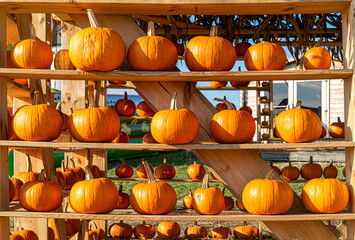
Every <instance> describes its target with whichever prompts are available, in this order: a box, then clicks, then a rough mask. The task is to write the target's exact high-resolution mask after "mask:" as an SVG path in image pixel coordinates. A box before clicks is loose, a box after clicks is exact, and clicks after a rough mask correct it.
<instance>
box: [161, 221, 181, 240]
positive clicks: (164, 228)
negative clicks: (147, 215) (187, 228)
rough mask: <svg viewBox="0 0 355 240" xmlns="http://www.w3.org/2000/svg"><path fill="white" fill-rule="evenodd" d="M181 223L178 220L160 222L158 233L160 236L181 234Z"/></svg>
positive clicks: (167, 236)
mask: <svg viewBox="0 0 355 240" xmlns="http://www.w3.org/2000/svg"><path fill="white" fill-rule="evenodd" d="M180 231H181V229H180V225H179V224H178V223H176V222H160V223H159V224H158V227H157V233H158V236H159V237H160V238H174V237H178V236H180Z"/></svg>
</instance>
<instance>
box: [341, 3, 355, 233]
mask: <svg viewBox="0 0 355 240" xmlns="http://www.w3.org/2000/svg"><path fill="white" fill-rule="evenodd" d="M354 8H355V3H354V1H352V2H351V4H350V5H349V7H348V9H347V10H345V11H344V12H343V16H342V17H343V18H342V19H343V49H344V67H345V69H354V68H355V59H354V57H355V52H354V51H355V39H354V38H355V35H354V34H355V16H354V14H355V10H354ZM344 107H345V109H344V119H345V140H346V141H355V76H354V75H353V76H352V77H349V78H347V79H344ZM345 164H346V185H347V186H348V189H349V191H350V201H349V205H348V207H347V211H348V212H352V213H354V212H355V196H354V188H355V175H354V171H352V170H353V169H354V167H355V151H354V148H346V149H345ZM347 228H348V229H347V239H348V240H354V239H355V220H351V221H350V220H349V221H348V222H347Z"/></svg>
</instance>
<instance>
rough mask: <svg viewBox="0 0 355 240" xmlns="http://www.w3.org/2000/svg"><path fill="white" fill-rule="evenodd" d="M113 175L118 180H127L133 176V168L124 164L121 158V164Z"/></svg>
mask: <svg viewBox="0 0 355 240" xmlns="http://www.w3.org/2000/svg"><path fill="white" fill-rule="evenodd" d="M115 174H116V176H117V177H120V178H129V177H132V175H133V168H132V166H131V165H128V164H126V162H125V160H124V159H123V158H122V164H121V165H118V166H117V167H116V169H115Z"/></svg>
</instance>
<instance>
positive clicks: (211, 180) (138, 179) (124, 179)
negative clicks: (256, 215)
mask: <svg viewBox="0 0 355 240" xmlns="http://www.w3.org/2000/svg"><path fill="white" fill-rule="evenodd" d="M108 179H110V180H111V181H121V182H146V181H148V179H146V178H118V177H109V178H108ZM156 181H157V182H202V179H200V180H193V179H179V178H173V179H156ZM209 181H210V182H219V181H218V180H216V179H210V180H209Z"/></svg>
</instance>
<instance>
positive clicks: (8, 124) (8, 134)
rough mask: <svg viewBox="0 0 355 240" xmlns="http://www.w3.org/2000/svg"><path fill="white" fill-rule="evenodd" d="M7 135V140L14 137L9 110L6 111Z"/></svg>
mask: <svg viewBox="0 0 355 240" xmlns="http://www.w3.org/2000/svg"><path fill="white" fill-rule="evenodd" d="M7 137H8V139H9V140H11V139H14V138H15V135H14V131H13V129H12V116H11V114H10V113H9V111H7Z"/></svg>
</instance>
